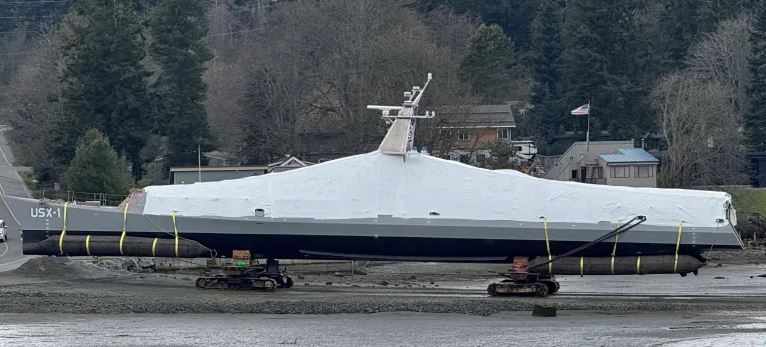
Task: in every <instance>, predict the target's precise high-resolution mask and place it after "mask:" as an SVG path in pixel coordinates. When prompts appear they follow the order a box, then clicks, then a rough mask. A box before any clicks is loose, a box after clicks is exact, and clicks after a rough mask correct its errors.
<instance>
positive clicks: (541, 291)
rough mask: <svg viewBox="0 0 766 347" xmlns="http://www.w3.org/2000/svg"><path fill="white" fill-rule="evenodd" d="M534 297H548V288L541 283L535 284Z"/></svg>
mask: <svg viewBox="0 0 766 347" xmlns="http://www.w3.org/2000/svg"><path fill="white" fill-rule="evenodd" d="M535 288H536V289H537V290H535V296H537V297H541V298H542V297H546V296H548V286H547V285H545V284H543V283H535Z"/></svg>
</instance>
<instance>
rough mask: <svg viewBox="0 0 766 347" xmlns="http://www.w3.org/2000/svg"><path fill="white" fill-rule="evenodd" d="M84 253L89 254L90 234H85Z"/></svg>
mask: <svg viewBox="0 0 766 347" xmlns="http://www.w3.org/2000/svg"><path fill="white" fill-rule="evenodd" d="M85 254H87V255H88V256H90V235H88V236H85Z"/></svg>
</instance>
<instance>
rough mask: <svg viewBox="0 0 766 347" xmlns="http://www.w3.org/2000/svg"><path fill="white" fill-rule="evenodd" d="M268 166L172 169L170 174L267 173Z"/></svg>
mask: <svg viewBox="0 0 766 347" xmlns="http://www.w3.org/2000/svg"><path fill="white" fill-rule="evenodd" d="M268 168H269V167H268V166H203V167H201V168H200V167H196V166H192V167H171V168H170V172H197V171H203V172H208V171H266V170H267V169H268Z"/></svg>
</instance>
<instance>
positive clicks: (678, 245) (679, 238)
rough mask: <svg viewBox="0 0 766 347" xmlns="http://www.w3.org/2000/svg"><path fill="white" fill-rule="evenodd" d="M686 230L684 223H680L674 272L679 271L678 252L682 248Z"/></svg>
mask: <svg viewBox="0 0 766 347" xmlns="http://www.w3.org/2000/svg"><path fill="white" fill-rule="evenodd" d="M683 230H684V222H680V223H678V237H677V238H676V258H675V260H674V261H673V272H676V270H678V251H679V250H680V248H681V233H682V232H683Z"/></svg>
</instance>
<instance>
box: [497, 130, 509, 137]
mask: <svg viewBox="0 0 766 347" xmlns="http://www.w3.org/2000/svg"><path fill="white" fill-rule="evenodd" d="M497 138H498V139H510V138H511V128H500V129H497Z"/></svg>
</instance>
